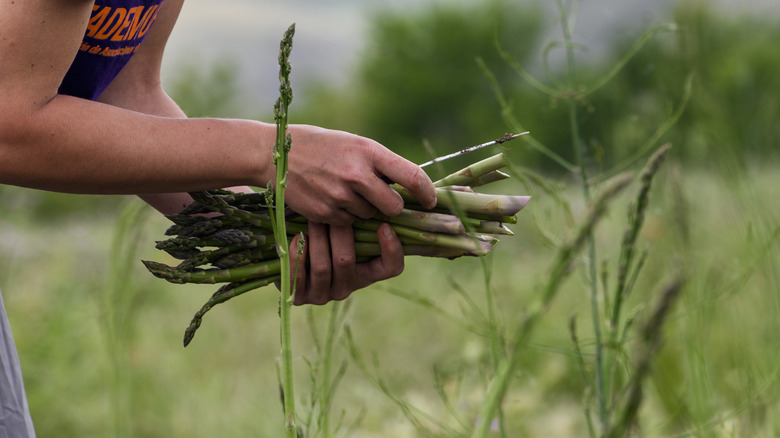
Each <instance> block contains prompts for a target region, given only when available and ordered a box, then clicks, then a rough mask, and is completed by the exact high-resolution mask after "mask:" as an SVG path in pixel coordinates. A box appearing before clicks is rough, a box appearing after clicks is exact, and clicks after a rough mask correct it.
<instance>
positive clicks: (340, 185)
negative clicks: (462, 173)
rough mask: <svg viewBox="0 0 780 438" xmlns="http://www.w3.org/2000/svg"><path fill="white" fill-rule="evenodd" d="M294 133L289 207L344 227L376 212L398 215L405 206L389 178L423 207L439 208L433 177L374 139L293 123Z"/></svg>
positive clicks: (289, 180)
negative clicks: (389, 182)
mask: <svg viewBox="0 0 780 438" xmlns="http://www.w3.org/2000/svg"><path fill="white" fill-rule="evenodd" d="M290 134H291V136H292V149H291V150H290V153H289V158H288V160H289V166H288V184H287V192H286V193H287V195H286V198H287V203H288V204H289V205H290V207H291V208H292V209H293V210H295V211H296V212H298V213H299V214H301V215H303V216H305V217H307V218H308V219H310V220H312V221H314V222H319V223H327V224H330V225H337V226H343V225H348V224H351V223H352V222H353V221H354V220H355V219H356V218H364V219H367V218H370V217H372V216H373V215H374V214H376V212H377V210H379V211H381V212H382V213H384V214H386V215H388V216H395V215H396V214H398V213H399V212H400V211H401V209H402V208H403V204H404V203H403V200H402V199H401V196H400V195H399V194H398V193H397V192H396V191H395V190H393V189H392V188H391V187H390V186H389V185H388V184H387V182H386V180H387V179H389V180H391V181H393V182H396V183H398V184H400V185H401V186H403V187H405V188H406V189H407V190H409V192H411V193H412V194H413V195H414V196H415V197H416V198H417V199H418V200H419V201H420V202H421V203H422V205H423V206H424V207H426V208H433V207H434V206H435V205H436V191H435V189H434V187H433V183H432V182H431V179H430V178H429V177H428V175H426V174H425V172H424V171H423V170H422V169H421V168H420V167H419V166H417V165H416V164H414V163H412V162H410V161H408V160H406V159H404V158H403V157H401V156H399V155H397V154H394V153H393V152H391V151H390V150H389V149H387V148H385V147H384V146H382V145H381V144H379V143H377V142H375V141H373V140H369V139H367V138H364V137H360V136H357V135H354V134H349V133H346V132H342V131H333V130H328V129H323V128H318V127H314V126H308V125H292V126H290ZM383 178H384V179H383Z"/></svg>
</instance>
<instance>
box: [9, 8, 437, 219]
mask: <svg viewBox="0 0 780 438" xmlns="http://www.w3.org/2000/svg"><path fill="white" fill-rule="evenodd" d="M180 4H181V2H180V1H179V2H175V1H169V2H166V4H165V6H164V7H163V11H164V10H165V9H166V8H170V9H173V8H174V6H175V5H180ZM92 5H93V2H91V1H85V0H25V1H15V2H14V1H11V0H2V1H0V96H2V98H0V183H2V184H12V185H18V186H24V187H32V188H38V189H45V190H53V191H60V192H69V193H93V194H144V193H175V192H188V191H195V190H204V189H212V188H218V187H231V186H243V185H249V186H261V187H262V186H265V185H267V183H268V182H269V181H272V180H273V175H274V172H273V166H272V164H271V149H272V145H273V137H274V133H275V128H274V126H273V125H270V124H265V123H260V122H255V121H249V120H226V119H205V118H204V119H182V118H178V117H160V116H154V115H149V114H144V113H142V112H138V111H132V110H127V109H124V108H121V107H118V106H115V105H107V104H105V103H101V102H91V101H87V100H84V99H78V98H74V97H70V96H63V95H58V94H57V88H58V87H59V84H60V82H61V80H62V78H63V76H64V75H65V72H66V71H67V70H68V67H69V66H70V63H71V61H72V60H73V57H74V56H75V54H76V52H77V50H78V48H79V45H80V43H81V38H82V36H83V33H84V29H85V27H86V24H87V22H88V20H89V17H90V12H91V9H92ZM170 9H169V10H170ZM160 14H164V12H160ZM159 18H160V17H158V19H159ZM163 22H164V20H163V21H162V22H161V23H156V24H155V26H156V25H157V24H162V23H163ZM155 26H153V27H155ZM156 31H160V29H157V30H156ZM290 130H291V133H292V136H293V150H292V152H291V154H290V160H289V166H290V175H289V185H288V190H289V197H288V199H289V202H290V206H291V207H292V208H293V209H294V210H296V211H297V212H299V213H301V214H303V215H305V216H307V217H309V218H310V219H312V220H315V221H319V222H326V223H332V224H337V225H345V224H347V223H350V222H351V221H352V220H353V219H354V218H355V217H356V216H360V217H365V216H367V215H369V213H372V211H375V209H379V210H381V211H382V212H384V213H386V214H394V213H397V212H398V211H400V209H401V208H402V205H403V202H402V200H401V199H400V197H399V196H398V194H397V193H395V191H393V190H392V189H391V188H390V187H388V186H387V184H385V183H384V182H383V181H382V179H381V178H382V177H387V178H389V179H391V180H393V181H395V182H397V183H399V184H401V185H403V186H405V187H406V188H407V189H409V190H410V191H411V192H412V193H414V194H415V195H416V196H417V197H418V198H419V199H420V200H421V201H422V202H423V204H424V205H426V206H428V207H432V206H433V205H434V204H435V191H434V189H433V185H432V183H431V181H430V179H429V178H428V177H427V176H426V175H425V173H424V172H423V171H422V170H421V169H420V168H419V167H418V166H416V165H414V164H413V163H410V162H408V161H407V160H404V159H403V158H401V157H399V156H397V155H396V154H393V153H392V152H390V151H389V150H387V149H386V148H384V147H383V146H381V145H379V144H378V143H376V142H373V141H371V140H369V139H366V138H363V137H359V136H356V135H352V134H348V133H343V132H338V131H331V130H324V129H321V128H315V127H310V126H300V125H299V126H294V127H291V129H290Z"/></svg>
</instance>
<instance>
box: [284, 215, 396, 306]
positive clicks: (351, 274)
mask: <svg viewBox="0 0 780 438" xmlns="http://www.w3.org/2000/svg"><path fill="white" fill-rule="evenodd" d="M377 236H378V238H379V246H380V248H381V250H382V255H381V256H380V257H377V258H375V259H372V260H370V261H368V262H362V263H357V262H356V259H355V237H354V233H353V231H352V227H351V226H335V225H330V226H329V225H325V224H321V223H315V222H309V235H308V236H307V238H306V244H305V246H304V251H303V255H302V256H301V257H300V261H301V263H302V266H299V267H298V269H297V271H298V272H297V276H296V277H295V298H294V301H293V304H295V305H296V306H300V305H302V304H315V305H322V304H326V303H328V302H329V301H341V300H343V299H345V298H347V297H348V296H349V295H350V294H351V293H352V292H354V291H356V290H358V289H361V288H364V287H366V286H368V285H370V284H372V283H375V282H377V281H381V280H385V279H388V278H391V277H395V276H397V275H399V274H400V273H401V272H402V271H403V269H404V254H403V249H402V248H401V242H400V241H399V240H398V237H397V236H396V235H395V232H394V231H393V229H392V227H390V225H389V224H382V225H381V226H380V227H379V229H378V230H377ZM297 246H298V237H297V236H296V237H295V238H294V239H293V241H292V243H291V244H290V260H291V263H290V265H291V269H292V272H293V275H295V272H296V265H297V264H298V256H297ZM307 257H308V260H309V263H308V264H306V263H305V261H306V260H307Z"/></svg>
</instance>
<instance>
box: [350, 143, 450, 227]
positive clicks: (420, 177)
mask: <svg viewBox="0 0 780 438" xmlns="http://www.w3.org/2000/svg"><path fill="white" fill-rule="evenodd" d="M374 166H375V168H376V170H377V171H378V172H379V173H380V174H381V175H384V176H386V177H387V178H389V179H390V180H392V181H395V182H396V183H398V184H399V185H401V186H402V187H404V188H405V189H406V190H409V192H410V193H411V194H412V195H413V196H414V197H415V198H417V200H418V201H420V203H421V204H422V205H423V207H425V208H433V207H435V206H436V189H435V187H434V186H433V182H432V181H431V179H430V177H428V175H427V174H426V173H425V172H424V171H423V170H422V168H421V167H420V166H418V165H416V164H414V163H412V162H411V161H408V160H406V159H405V158H403V157H401V156H399V155H396V154H394V153H393V152H391V151H390V150H389V149H386V148H384V147H381V148H377V149H376V155H375V156H374ZM364 196H365V195H364ZM377 207H379V209H380V210H382V207H381V206H379V205H377ZM399 211H400V209H399ZM382 212H383V213H385V212H384V210H383V211H382ZM386 214H387V213H386ZM396 214H397V213H396Z"/></svg>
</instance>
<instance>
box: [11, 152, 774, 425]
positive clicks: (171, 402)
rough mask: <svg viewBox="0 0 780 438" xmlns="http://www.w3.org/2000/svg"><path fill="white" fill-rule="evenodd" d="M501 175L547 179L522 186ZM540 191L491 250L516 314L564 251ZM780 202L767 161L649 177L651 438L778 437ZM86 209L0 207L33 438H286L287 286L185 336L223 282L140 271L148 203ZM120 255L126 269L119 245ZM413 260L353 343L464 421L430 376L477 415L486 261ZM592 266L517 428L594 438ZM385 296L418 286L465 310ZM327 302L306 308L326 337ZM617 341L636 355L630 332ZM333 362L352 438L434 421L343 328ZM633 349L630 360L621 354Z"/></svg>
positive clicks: (519, 384) (564, 223)
mask: <svg viewBox="0 0 780 438" xmlns="http://www.w3.org/2000/svg"><path fill="white" fill-rule="evenodd" d="M500 188H501V189H502V190H507V191H511V192H513V193H530V192H531V191H533V190H535V188H534V186H532V187H525V186H523V185H522V184H520V183H519V182H517V181H515V182H512V183H508V184H506V185H502V186H501V187H500ZM560 189H561V190H560V191H559V192H557V193H559V194H560V196H561V199H562V200H563V201H565V202H567V203H569V204H570V206H571V212H572V215H573V218H574V220H575V221H579V220H581V219H582V215H583V213H582V207H583V206H582V202H581V199H580V198H581V196H580V195H579V191H578V190H577V189H576V188H575V187H567V186H566V185H564V184H561V186H560ZM636 190H637V184H632V185H631V186H630V187H629V188H628V189H627V190H626V191H625V192H624V194H623V195H622V196H621V197H620V198H619V199H618V200H617V201H616V202H615V203H613V205H611V207H610V210H609V212H608V214H607V216H606V218H605V219H604V221H603V222H602V223H601V224H599V226H598V228H597V230H596V236H597V242H596V243H597V250H598V255H599V257H600V260H604V261H605V263H607V265H606V269H607V270H608V272H609V274H608V275H609V277H610V280H608V281H609V282H612V281H614V280H612V278H614V273H615V271H616V260H617V251H618V249H619V242H620V239H621V238H622V234H623V230H624V229H625V227H626V225H627V219H626V214H625V211H626V204H627V202H628V200H629V199H631V198H632V197H633V196H634V192H636ZM23 194H24V192H21V191H17V190H16V189H6V190H5V191H4V192H3V200H4V201H6V202H7V204H6V205H8V203H9V202H11V201H12V200H17V201H19V202H21V201H20V200H21V199H23V198H24V197H23ZM533 195H534V196H535V198H534V199H533V201H532V203H531V204H529V206H528V207H527V209H526V210H524V211H523V212H522V214H521V215H520V216H521V220H520V222H519V223H518V224H516V225H514V226H513V227H512V228H513V230H514V231H515V233H516V235H515V236H513V237H507V238H504V239H502V241H501V242H500V243H499V246H498V247H497V249H496V251H495V253H494V255H493V256H492V257H490V259H489V263H490V266H492V286H493V290H494V294H495V299H496V302H497V304H498V305H497V306H496V307H497V309H498V316H497V319H498V320H499V321H500V322H501V324H502V325H505V326H506V327H514V326H515V325H516V324H517V323H518V322H519V321H520V320H521V319H522V315H523V314H524V312H525V311H527V309H528V305H529V303H532V302H533V301H534V300H535V298H537V297H538V294H539V291H540V289H541V286H542V285H543V284H544V283H545V282H546V280H547V277H548V275H549V274H548V273H549V269H550V266H551V264H552V260H553V257H554V255H555V253H556V249H557V247H558V246H559V245H560V242H561V241H562V240H565V239H566V236H567V235H568V234H569V233H570V232H571V231H572V228H573V227H572V225H571V224H570V223H569V217H568V213H566V210H565V209H563V208H562V207H561V204H560V203H559V202H556V201H555V200H554V199H553V197H552V196H549V195H546V194H544V193H540V192H537V193H533ZM62 196H67V195H62ZM779 196H780V180H778V176H777V169H776V168H773V167H766V166H756V167H755V168H751V169H750V170H749V171H746V172H744V173H739V174H729V175H726V174H725V172H723V171H714V170H706V169H694V170H691V171H687V170H686V169H685V167H684V166H680V165H679V164H677V163H675V161H674V159H673V158H672V159H670V161H669V162H667V163H666V167H665V168H664V169H663V170H662V171H661V172H660V174H659V175H658V176H657V180H656V186H655V189H654V191H653V192H652V194H651V204H650V206H649V210H648V213H647V217H646V221H645V225H644V227H643V229H642V231H641V234H640V238H639V241H638V244H637V248H638V250H639V251H647V254H648V255H647V259H646V262H645V264H644V268H643V270H642V271H641V273H640V275H639V277H638V278H637V283H636V286H635V289H634V292H633V293H632V295H631V296H630V299H629V301H628V303H627V304H626V306H625V309H626V313H627V314H636V315H637V320H642V318H644V317H646V315H647V314H648V312H649V309H650V308H651V307H652V306H653V303H654V302H655V300H656V298H657V294H658V293H659V292H660V289H661V287H662V285H663V284H664V283H665V282H666V281H668V280H669V279H670V278H671V277H672V275H673V273H674V272H675V271H676V270H680V269H682V270H683V272H684V275H685V278H686V280H685V283H684V287H683V289H682V294H681V296H680V298H679V300H678V302H677V304H676V305H675V307H674V308H673V310H672V311H671V313H670V315H669V319H668V323H667V325H666V327H665V329H664V330H663V338H664V342H663V346H662V347H661V349H660V351H659V352H658V353H657V354H656V355H654V357H653V359H652V375H651V377H650V378H649V380H648V381H647V382H646V385H645V390H646V391H645V392H646V398H645V402H644V404H643V405H642V407H641V410H640V419H641V421H640V424H641V430H642V432H643V433H642V435H643V436H673V435H677V434H689V435H693V436H729V437H732V436H750V437H756V436H766V437H769V436H776V435H777V434H778V433H779V432H780V422H778V421H777V418H778V414H780V403H779V401H780V400H779V399H778V397H780V392H779V391H778V385H777V383H778V380H777V379H778V365H777V364H778V363H780V361H779V360H778V359H779V358H778V354H779V353H780V349H778V338H777V327H778V325H779V324H780V295H778V291H779V290H780V288H779V287H778V286H780V257H778V256H780V245H778V224H780V220H779V219H780V204H779V203H777V202H776V200H777V199H780V198H779ZM94 202H96V203H101V202H104V203H106V204H107V206H106V208H105V209H103V211H102V213H100V214H98V215H92V216H90V217H84V216H78V215H71V216H68V217H67V218H66V219H65V220H61V221H56V220H55V221H47V222H40V221H39V220H37V218H32V217H29V216H28V215H25V213H24V212H23V210H21V209H19V210H15V213H14V214H11V215H7V216H5V217H4V218H3V220H2V222H0V234H2V236H3V238H2V239H0V242H1V243H0V245H2V251H1V253H2V256H1V258H0V266H2V267H3V270H2V276H1V277H0V281H2V284H3V294H4V298H5V301H6V307H7V309H8V312H9V314H10V318H11V323H12V326H13V329H14V331H15V335H16V340H17V343H18V347H19V350H20V354H21V359H22V363H23V366H24V371H25V378H26V384H27V390H28V393H29V398H30V405H31V409H32V414H33V417H34V419H35V422H36V427H37V430H38V434H39V436H41V437H49V436H57V437H70V436H73V437H83V436H112V434H116V435H117V436H143V437H155V436H160V437H163V436H165V437H172V436H175V437H182V436H188V437H196V436H198V437H200V436H202V437H210V436H236V437H239V436H279V435H280V434H281V430H282V429H281V426H282V422H281V418H282V416H281V404H280V402H279V400H278V389H277V379H276V369H275V368H276V364H277V359H278V355H279V343H278V317H277V314H276V309H277V291H276V289H274V288H272V287H268V288H265V289H261V290H259V291H257V292H255V293H252V294H249V295H246V296H243V297H241V298H238V299H236V301H231V302H230V303H228V304H226V305H224V306H221V307H218V308H216V309H215V310H214V311H212V313H210V314H209V315H208V316H207V317H206V319H205V321H204V324H203V327H202V328H201V330H200V332H199V334H198V336H197V337H196V339H195V341H194V342H193V343H192V345H191V346H190V347H188V348H187V349H183V348H182V347H181V337H182V334H183V330H184V328H185V327H186V324H187V323H188V322H189V318H190V317H191V316H192V314H193V313H194V311H195V310H197V308H199V307H200V305H201V304H202V302H203V301H205V299H206V297H207V296H208V295H209V294H210V292H211V291H212V290H213V287H210V286H193V285H185V286H177V285H169V284H167V283H165V282H163V281H161V280H158V279H155V278H153V277H152V276H151V275H149V274H148V273H147V272H145V270H144V269H143V267H142V265H141V264H140V262H139V259H140V258H145V259H152V260H160V261H166V260H165V259H164V258H162V256H161V254H162V253H161V252H159V251H156V250H154V249H153V244H152V242H153V241H154V240H155V239H161V238H162V231H163V230H164V229H165V227H166V226H167V221H166V220H165V219H164V218H162V217H159V216H157V214H156V213H154V212H152V211H150V210H147V209H144V210H140V213H139V215H138V217H137V218H134V220H133V225H132V226H130V227H129V228H127V229H124V230H122V231H120V233H119V237H120V241H119V242H120V243H119V246H117V243H112V240H113V239H114V237H115V234H116V230H117V229H118V227H119V225H120V224H121V223H122V220H121V212H122V211H124V212H125V214H126V215H133V214H136V213H137V210H138V209H137V208H136V207H137V206H138V204H137V203H136V201H135V200H133V199H131V198H128V199H126V200H124V201H122V202H121V203H120V204H119V205H117V203H116V202H109V201H107V200H106V199H102V198H98V199H95V200H94ZM131 218H133V216H131ZM133 245H137V247H138V253H133V252H132V248H131V247H132V246H133ZM128 252H129V253H130V263H128V264H125V263H124V262H123V261H122V260H121V254H127V253H128ZM112 254H113V255H112ZM117 255H119V256H117ZM112 257H120V260H116V259H114V258H112ZM408 261H409V263H408V265H407V269H406V271H405V272H404V274H402V275H401V276H400V277H399V278H396V279H393V280H390V281H387V282H384V283H381V284H379V285H375V286H374V287H371V288H369V289H365V290H362V291H360V292H358V293H356V294H355V295H353V297H352V298H350V300H349V303H350V306H349V309H348V312H347V313H346V315H347V316H346V318H345V324H348V326H349V327H350V330H351V332H352V334H353V337H354V342H355V344H356V345H357V347H358V348H359V349H360V351H361V353H362V354H363V356H364V357H365V358H370V357H371V356H372V355H376V358H377V359H378V364H379V366H380V370H379V371H378V374H379V375H380V376H382V378H383V379H384V380H385V381H386V383H387V385H388V387H389V390H390V391H391V392H392V394H393V395H394V396H397V397H399V398H402V399H403V400H406V401H407V402H408V403H410V404H411V405H414V406H415V407H418V408H420V409H422V410H424V411H425V412H427V413H429V414H430V415H431V416H432V417H433V418H434V419H435V420H436V421H441V422H443V423H444V424H447V425H450V426H452V425H454V424H457V423H456V421H455V420H454V419H453V418H452V417H450V416H449V414H448V410H447V408H446V405H445V404H444V403H443V402H442V400H441V398H440V397H439V395H437V394H438V393H437V390H436V387H437V385H436V382H437V378H435V375H436V374H435V373H434V370H437V372H438V373H439V374H438V375H440V376H441V379H440V380H441V381H442V382H443V383H442V387H444V388H445V389H446V390H447V391H448V394H450V396H452V397H453V400H452V402H453V406H454V407H455V408H456V410H457V411H458V412H459V413H460V414H462V415H463V418H464V419H465V420H469V421H473V420H474V418H473V411H474V409H475V407H476V406H477V405H478V404H479V403H480V400H481V397H482V396H483V395H484V390H485V388H486V381H487V379H489V378H490V375H491V372H490V370H491V365H490V357H489V356H490V347H489V342H488V340H487V338H486V337H485V336H484V334H480V333H478V330H470V329H469V328H470V327H476V326H478V325H479V323H478V321H476V320H475V319H474V318H475V317H474V312H473V311H471V310H467V309H469V307H468V306H467V305H466V304H465V303H466V300H465V299H464V296H463V295H461V294H459V293H458V292H456V289H455V288H454V287H453V286H452V285H453V284H456V285H458V286H459V287H460V288H462V290H464V291H465V294H466V296H468V297H470V298H471V299H472V300H473V301H474V303H475V304H476V305H477V306H479V307H480V308H482V309H484V300H485V286H484V284H485V283H484V279H483V270H482V268H481V264H480V262H479V260H478V259H474V258H463V259H458V260H454V261H446V260H445V261H441V260H433V259H422V258H415V259H408ZM585 265H586V259H585V256H584V255H582V253H581V254H580V255H579V256H578V257H577V260H576V266H577V267H576V270H575V271H574V272H573V273H572V275H571V276H570V278H569V279H568V280H566V282H565V283H564V284H563V288H562V289H561V291H560V292H559V295H558V296H557V298H556V299H555V301H554V302H553V304H552V306H551V307H550V309H549V311H548V312H547V313H546V314H544V315H543V316H542V318H541V319H540V321H539V324H538V325H537V326H536V329H535V330H534V331H533V333H532V336H531V338H530V339H529V341H528V342H527V343H526V345H524V347H523V352H522V360H521V363H520V366H519V368H518V370H517V372H516V373H515V375H514V377H513V379H512V381H511V385H510V387H509V392H508V394H507V396H506V399H505V402H504V411H505V416H506V419H507V422H508V426H507V430H508V431H510V436H561V437H564V436H587V429H586V425H585V421H584V418H585V416H584V409H585V408H586V406H590V405H589V403H586V402H585V401H584V400H587V399H588V396H587V393H588V392H587V390H586V387H588V386H589V385H590V382H588V381H587V380H586V379H585V378H584V377H583V373H582V369H581V367H580V366H579V365H578V361H577V360H576V355H575V354H574V348H573V345H572V343H571V340H570V335H569V329H568V327H569V319H570V317H571V316H572V315H576V320H577V325H578V327H579V329H578V335H579V340H580V346H581V348H582V351H583V356H584V360H585V362H586V363H587V364H591V363H592V360H591V359H592V355H593V353H594V351H595V350H594V345H593V334H592V327H593V323H592V315H591V310H590V304H589V292H588V288H587V285H586V282H585V281H584V278H585V276H586V274H585V270H584V266H585ZM600 269H601V267H600ZM395 291H403V292H405V293H408V294H411V295H413V296H418V297H425V298H427V299H429V300H431V301H432V302H433V303H436V306H438V308H440V310H444V311H446V312H448V314H449V315H451V316H453V317H454V318H449V317H444V316H442V314H439V313H437V311H434V310H433V309H432V308H431V307H426V306H421V305H419V304H418V303H413V302H411V301H410V300H408V299H405V298H400V297H399V296H398V294H397V293H393V292H395ZM333 306H334V305H333V304H330V305H328V306H324V307H321V308H311V314H312V317H313V320H314V322H315V324H316V326H317V327H318V330H319V332H320V335H319V336H320V337H322V336H323V333H324V331H325V325H326V323H327V320H328V317H329V315H330V313H331V310H332V308H333ZM341 308H342V309H343V308H344V306H343V304H342V305H341ZM294 310H295V313H294V315H295V327H294V331H295V354H296V367H297V368H296V371H297V373H299V376H298V378H297V385H298V389H297V393H298V400H299V403H300V405H301V408H300V411H302V412H304V413H305V412H307V408H306V400H307V398H308V396H309V394H310V393H311V387H310V379H309V375H310V373H309V370H308V367H307V358H308V360H309V361H313V360H315V358H316V356H317V355H316V350H315V348H314V347H313V344H312V336H311V334H310V330H309V327H308V324H307V311H306V309H304V308H296V309H294ZM637 324H639V322H637ZM505 334H506V335H507V336H510V337H511V334H507V333H505ZM626 342H627V343H626V353H627V354H628V355H629V356H631V355H632V346H633V345H634V342H633V340H632V339H629V340H627V341H626ZM333 358H334V361H335V362H334V363H335V365H334V369H336V368H338V367H339V366H340V364H341V363H342V361H343V363H345V364H346V366H347V368H346V374H345V375H344V377H343V378H342V380H341V385H340V386H338V388H337V391H336V395H335V399H334V401H333V403H332V405H331V407H330V411H331V417H332V419H331V423H332V424H333V425H335V424H336V423H337V422H338V419H339V418H340V417H341V415H342V413H343V415H344V421H345V427H344V428H343V429H342V430H341V432H342V433H345V432H347V427H346V426H347V425H349V424H351V423H352V422H354V421H356V419H360V423H359V427H358V428H357V432H356V433H354V434H353V436H361V437H362V436H377V437H379V436H381V437H408V436H426V435H425V433H423V432H422V431H419V430H418V431H416V430H415V427H414V426H413V424H412V423H411V422H410V421H408V420H407V419H406V418H405V417H404V416H403V413H402V412H403V411H402V409H401V408H400V407H399V405H398V404H396V403H394V402H393V401H392V399H391V398H390V397H388V395H387V394H385V393H384V392H383V391H382V390H380V388H379V387H378V386H377V385H376V384H375V383H372V382H371V381H370V379H369V378H367V376H366V374H365V373H363V372H361V371H360V369H359V367H357V366H356V363H355V361H354V360H353V359H352V358H351V357H350V356H349V354H348V352H347V348H346V346H345V344H344V343H343V342H338V343H336V346H335V347H334V353H333ZM632 361H633V359H632V358H631V357H629V358H628V359H626V361H625V366H626V367H630V366H631V364H632V363H633V362H632ZM369 362H370V360H369ZM588 369H589V370H590V371H592V369H591V365H588ZM590 407H591V408H592V406H590ZM470 416H471V417H470ZM426 427H429V429H430V430H434V431H435V430H437V429H436V427H435V426H426ZM337 436H340V435H337Z"/></svg>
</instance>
